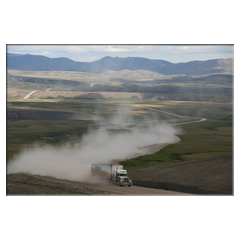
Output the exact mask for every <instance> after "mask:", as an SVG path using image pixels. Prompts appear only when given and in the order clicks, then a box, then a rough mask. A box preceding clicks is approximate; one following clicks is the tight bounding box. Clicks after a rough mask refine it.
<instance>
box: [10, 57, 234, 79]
mask: <svg viewBox="0 0 240 240" xmlns="http://www.w3.org/2000/svg"><path fill="white" fill-rule="evenodd" d="M232 68H233V59H214V60H207V61H191V62H187V63H171V62H168V61H164V60H152V59H147V58H141V57H127V58H119V57H115V58H112V57H104V58H102V59H100V60H98V61H95V62H76V61H73V60H70V59H68V58H48V57H45V56H40V55H38V56H37V55H30V54H23V55H20V54H11V53H8V54H7V69H15V70H25V71H77V72H88V73H97V74H99V73H103V72H105V71H109V70H110V71H122V70H131V71H136V70H145V71H151V72H155V73H160V74H163V75H173V74H185V75H191V76H196V75H207V74H215V73H232Z"/></svg>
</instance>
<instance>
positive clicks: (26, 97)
mask: <svg viewBox="0 0 240 240" xmlns="http://www.w3.org/2000/svg"><path fill="white" fill-rule="evenodd" d="M36 91H37V90H36ZM36 91H32V92H30V93H29V94H28V95H27V96H25V97H24V98H23V99H28V98H29V97H30V96H31V95H32V94H33V93H35V92H36Z"/></svg>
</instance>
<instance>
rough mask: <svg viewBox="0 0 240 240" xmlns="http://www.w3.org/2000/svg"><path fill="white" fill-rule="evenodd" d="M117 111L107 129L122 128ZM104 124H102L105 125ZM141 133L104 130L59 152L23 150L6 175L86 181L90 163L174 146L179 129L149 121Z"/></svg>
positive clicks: (40, 148)
mask: <svg viewBox="0 0 240 240" xmlns="http://www.w3.org/2000/svg"><path fill="white" fill-rule="evenodd" d="M120 112H121V111H119V112H118V114H117V115H116V116H114V117H113V118H112V119H108V120H107V124H108V125H109V126H111V125H114V124H122V123H125V122H126V121H128V120H129V118H128V117H127V115H128V114H127V113H125V115H124V114H123V113H122V112H121V113H120ZM105 123H106V121H105ZM145 124H146V125H147V127H146V128H145V129H144V130H142V129H139V128H138V127H135V128H133V129H132V130H131V131H119V133H111V132H109V131H107V130H106V129H101V128H100V129H98V130H92V131H89V133H88V134H86V135H85V136H83V138H82V140H79V141H78V142H76V143H75V144H74V145H70V144H67V143H66V144H65V145H64V146H62V147H61V148H59V147H58V148H56V147H55V148H54V147H52V146H49V145H45V146H36V147H34V148H33V149H25V150H22V152H21V153H20V154H19V155H18V156H17V157H16V158H15V159H14V160H13V161H11V162H10V163H9V164H8V166H7V173H16V172H19V171H20V169H24V170H25V172H27V171H29V173H31V174H39V175H43V176H44V175H45V176H52V177H55V178H64V179H69V180H76V181H90V182H92V181H93V179H92V178H91V173H90V171H91V164H92V163H110V162H111V161H112V160H113V159H124V158H126V157H127V156H129V155H132V154H135V153H138V152H141V151H142V150H141V148H143V147H145V146H149V145H153V144H161V143H171V142H174V141H175V139H176V137H175V134H178V133H179V131H180V130H179V129H177V128H176V127H173V126H171V125H167V124H157V125H156V124H154V123H153V121H152V120H149V121H147V122H146V123H145Z"/></svg>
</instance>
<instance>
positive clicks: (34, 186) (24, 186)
mask: <svg viewBox="0 0 240 240" xmlns="http://www.w3.org/2000/svg"><path fill="white" fill-rule="evenodd" d="M29 194H30V195H35V194H37V195H49V194H50V195H107V196H111V195H114V196H136V195H137V196H147V195H148V196H153V195H154V196H160V195H165V196H182V195H191V194H187V193H181V192H175V191H168V190H162V189H154V188H147V187H139V186H132V187H120V186H116V185H113V184H111V183H109V182H107V181H106V182H105V183H103V182H101V184H100V183H88V182H77V181H70V180H65V179H56V178H53V177H48V176H38V175H31V174H24V173H16V174H9V175H7V195H29Z"/></svg>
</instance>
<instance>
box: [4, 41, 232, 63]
mask: <svg viewBox="0 0 240 240" xmlns="http://www.w3.org/2000/svg"><path fill="white" fill-rule="evenodd" d="M7 52H8V53H19V54H27V53H28V54H33V55H44V56H47V57H50V58H58V57H67V58H70V59H72V60H74V61H80V62H91V61H94V60H98V59H101V58H103V57H105V56H111V57H128V56H129V57H144V58H149V59H161V60H166V61H169V62H172V63H177V62H189V61H193V60H208V59H217V58H233V45H7Z"/></svg>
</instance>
